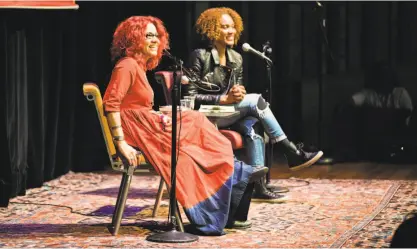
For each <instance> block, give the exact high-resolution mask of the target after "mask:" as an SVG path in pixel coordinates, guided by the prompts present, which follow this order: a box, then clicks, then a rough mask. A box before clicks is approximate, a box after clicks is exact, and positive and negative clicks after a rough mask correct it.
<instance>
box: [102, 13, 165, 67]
mask: <svg viewBox="0 0 417 249" xmlns="http://www.w3.org/2000/svg"><path fill="white" fill-rule="evenodd" d="M149 23H152V24H154V25H155V27H156V30H157V32H158V35H159V41H160V44H159V47H158V54H157V56H156V57H154V58H151V59H149V60H148V61H144V59H140V58H141V56H140V53H141V51H142V49H143V45H142V41H143V40H145V35H146V34H145V32H146V26H147V25H148V24H149ZM168 48H169V34H168V32H167V31H166V29H165V26H164V24H163V22H162V21H161V20H160V19H158V18H156V17H153V16H132V17H129V18H127V19H126V20H124V21H123V22H121V23H119V25H118V26H117V28H116V31H115V32H114V34H113V42H112V46H111V49H110V53H111V58H112V61H117V60H119V59H120V58H122V57H126V56H128V57H132V58H135V59H136V61H137V62H138V63H139V65H141V66H143V67H144V68H145V69H146V70H152V69H154V68H155V67H156V66H158V64H159V62H160V60H161V57H162V53H163V50H164V49H168ZM135 54H139V56H134V55H135Z"/></svg>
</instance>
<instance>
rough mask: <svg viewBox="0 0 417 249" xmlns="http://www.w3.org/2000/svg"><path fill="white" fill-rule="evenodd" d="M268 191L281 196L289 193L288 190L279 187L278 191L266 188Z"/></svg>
mask: <svg viewBox="0 0 417 249" xmlns="http://www.w3.org/2000/svg"><path fill="white" fill-rule="evenodd" d="M266 188H267V189H268V190H269V191H271V192H273V193H276V194H282V193H288V192H290V190H289V189H288V188H286V187H279V189H275V188H268V187H266Z"/></svg>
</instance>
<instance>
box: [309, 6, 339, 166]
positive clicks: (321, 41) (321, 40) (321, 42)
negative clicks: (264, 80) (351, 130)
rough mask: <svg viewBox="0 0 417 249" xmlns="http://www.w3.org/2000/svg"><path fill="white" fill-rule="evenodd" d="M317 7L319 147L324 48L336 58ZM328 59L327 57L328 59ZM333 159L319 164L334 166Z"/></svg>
mask: <svg viewBox="0 0 417 249" xmlns="http://www.w3.org/2000/svg"><path fill="white" fill-rule="evenodd" d="M315 5H316V6H315V7H314V9H313V11H314V13H316V18H317V22H318V28H319V29H320V31H319V32H320V34H319V35H317V39H318V41H317V47H318V63H317V81H318V87H319V89H318V91H319V96H318V97H319V103H318V106H319V113H318V116H319V117H318V118H319V120H318V145H319V146H320V147H321V146H322V138H321V137H322V127H321V126H322V122H323V57H322V49H323V46H324V51H325V55H327V53H326V52H328V55H329V56H330V59H331V61H332V62H334V56H333V53H332V50H331V49H330V46H329V40H328V39H327V35H326V19H325V17H324V16H323V11H324V9H323V6H322V4H320V2H316V4H315ZM326 59H327V57H326ZM332 163H333V159H332V158H330V157H322V158H321V159H320V160H319V161H318V162H317V164H332Z"/></svg>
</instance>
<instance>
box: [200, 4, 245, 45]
mask: <svg viewBox="0 0 417 249" xmlns="http://www.w3.org/2000/svg"><path fill="white" fill-rule="evenodd" d="M224 14H228V15H230V17H232V19H233V22H234V23H235V29H236V35H235V42H234V44H235V45H236V44H237V42H238V41H239V38H240V35H241V34H242V31H243V21H242V17H241V16H240V15H239V14H238V13H237V12H236V11H234V10H233V9H231V8H227V7H219V8H210V9H207V10H205V11H204V12H203V13H201V14H200V16H199V17H198V19H197V22H196V24H195V26H196V30H197V33H199V34H200V35H201V36H202V37H203V39H208V40H209V41H215V40H217V39H218V38H219V37H220V19H221V17H222V15H224Z"/></svg>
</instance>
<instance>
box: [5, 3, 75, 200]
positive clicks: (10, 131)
mask: <svg viewBox="0 0 417 249" xmlns="http://www.w3.org/2000/svg"><path fill="white" fill-rule="evenodd" d="M0 16H1V18H2V20H1V21H2V22H1V34H2V39H1V51H2V54H1V57H0V58H1V68H2V80H1V87H2V91H1V92H2V94H3V98H2V107H3V108H2V118H3V119H2V131H3V132H2V137H3V140H2V148H5V149H3V150H2V159H3V163H2V164H1V166H0V169H1V171H0V172H1V175H0V189H2V191H1V192H2V193H1V205H2V206H4V205H7V203H8V197H9V196H16V195H24V194H25V191H26V189H27V188H32V187H38V186H41V185H42V183H43V182H45V181H48V180H51V179H54V178H56V177H57V176H60V175H62V174H64V173H66V172H68V170H69V169H70V168H71V163H72V161H71V160H72V156H71V154H72V135H73V127H74V126H73V124H74V104H75V101H74V98H73V96H74V91H75V90H76V89H75V84H73V83H74V82H75V79H76V74H75V66H76V63H75V61H76V53H74V47H73V46H72V44H73V43H74V41H75V37H76V36H75V32H74V31H75V30H74V25H73V22H74V13H73V12H71V11H70V12H68V11H55V12H39V11H34V10H13V11H10V10H9V11H6V10H2V11H1V13H0ZM57 165H58V166H57Z"/></svg>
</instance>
